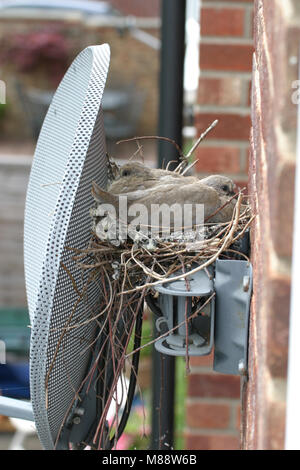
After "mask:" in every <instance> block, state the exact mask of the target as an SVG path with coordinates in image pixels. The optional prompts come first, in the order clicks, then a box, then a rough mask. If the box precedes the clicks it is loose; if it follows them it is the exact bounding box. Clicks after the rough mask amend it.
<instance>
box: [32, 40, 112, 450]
mask: <svg viewBox="0 0 300 470" xmlns="http://www.w3.org/2000/svg"><path fill="white" fill-rule="evenodd" d="M109 60H110V49H109V46H108V45H107V44H104V45H102V46H91V47H88V48H86V49H84V50H83V51H82V52H81V53H80V54H79V55H78V56H77V58H76V59H75V60H74V62H73V63H72V64H71V66H70V68H69V69H68V71H67V73H66V75H65V76H64V78H63V80H62V82H61V84H60V85H59V87H58V89H57V91H56V93H55V95H54V97H53V100H52V103H51V105H50V107H49V110H48V113H47V115H46V118H45V120H44V123H43V127H42V130H41V133H40V136H39V140H38V143H37V147H36V152H35V156H34V161H33V165H32V170H31V175H30V180H29V185H28V190H27V198H26V209H25V226H24V264H25V280H26V290H27V298H28V307H29V314H30V320H31V328H32V332H31V346H30V389H31V401H32V407H33V414H34V420H35V424H36V428H37V431H38V435H39V438H40V441H41V443H42V445H43V446H44V448H45V449H54V448H62V449H64V448H68V447H69V445H70V442H72V441H73V442H74V443H75V444H77V443H78V442H81V441H85V442H87V440H88V437H89V435H91V434H92V433H93V426H94V423H95V419H96V418H97V409H96V408H97V406H96V400H95V399H93V398H95V397H91V395H89V400H88V403H85V402H84V400H83V399H81V401H83V403H82V404H81V409H80V410H79V409H78V406H79V402H80V400H78V397H79V395H80V393H81V392H83V388H82V380H83V378H84V377H85V375H86V373H87V370H88V368H89V366H90V363H91V360H92V356H93V352H94V353H95V348H94V351H93V348H92V347H91V345H92V343H93V341H94V339H95V335H96V329H97V323H96V322H93V321H88V320H89V319H90V318H91V316H92V315H93V314H95V312H96V311H97V301H99V296H100V294H101V286H100V284H99V283H96V282H90V283H88V276H89V275H90V274H89V273H86V274H85V273H82V272H81V271H80V270H79V269H78V268H76V264H75V262H74V261H73V260H72V256H71V255H72V253H71V252H70V251H69V250H68V247H71V248H72V247H73V248H77V249H80V248H85V247H86V246H87V243H88V241H89V239H90V236H91V220H90V215H89V209H90V207H91V206H92V205H93V199H92V196H91V182H92V181H93V180H95V181H97V182H98V184H99V185H100V186H102V187H104V186H105V185H106V178H107V168H106V160H105V159H106V157H105V133H104V127H103V116H102V109H101V102H102V96H103V91H104V87H105V82H106V77H107V73H108V67H109ZM86 320H87V321H86ZM74 322H75V323H77V324H80V326H79V327H76V328H71V327H70V326H71V324H74ZM81 323H83V325H82V326H81ZM92 389H93V387H92ZM93 391H94V395H95V393H96V390H95V388H94V389H93ZM84 395H85V397H86V396H88V395H86V394H85V393H84ZM70 420H71V422H70ZM79 422H80V426H77V428H76V426H75V429H74V426H73V425H74V424H77V425H78V424H79Z"/></svg>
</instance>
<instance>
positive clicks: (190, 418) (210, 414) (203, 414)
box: [186, 403, 230, 429]
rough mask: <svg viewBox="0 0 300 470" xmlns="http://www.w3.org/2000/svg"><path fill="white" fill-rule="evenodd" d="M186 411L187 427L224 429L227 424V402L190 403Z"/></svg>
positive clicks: (228, 408)
mask: <svg viewBox="0 0 300 470" xmlns="http://www.w3.org/2000/svg"><path fill="white" fill-rule="evenodd" d="M186 413H187V414H186V425H187V426H188V427H189V428H208V429H226V428H227V427H228V426H229V418H230V405H228V404H218V403H193V404H191V403H190V404H188V405H187V407H186Z"/></svg>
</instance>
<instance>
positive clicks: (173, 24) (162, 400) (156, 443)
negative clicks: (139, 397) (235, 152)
mask: <svg viewBox="0 0 300 470" xmlns="http://www.w3.org/2000/svg"><path fill="white" fill-rule="evenodd" d="M185 9H186V0H162V31H161V33H162V34H161V37H162V46H161V69H160V105H159V129H158V135H160V136H163V137H169V138H171V139H173V140H175V142H176V143H177V144H178V145H179V146H180V147H182V127H183V70H184V48H185V44H184V43H185ZM172 160H176V161H178V154H177V151H176V149H175V148H174V146H173V145H171V144H168V143H166V142H161V141H160V142H159V144H158V166H159V167H160V168H162V167H166V165H167V163H168V162H171V161H172ZM174 166H176V164H174ZM169 168H170V169H172V165H170V167H169ZM152 384H153V385H152V443H151V448H152V449H155V450H156V449H165V450H166V449H171V448H172V447H173V446H174V396H175V357H173V356H167V355H163V354H160V353H158V352H157V351H156V350H155V349H154V348H153V373H152Z"/></svg>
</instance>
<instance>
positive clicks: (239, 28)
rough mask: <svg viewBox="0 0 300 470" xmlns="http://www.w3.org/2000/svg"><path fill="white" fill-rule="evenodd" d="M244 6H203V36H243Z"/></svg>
mask: <svg viewBox="0 0 300 470" xmlns="http://www.w3.org/2000/svg"><path fill="white" fill-rule="evenodd" d="M244 18H245V10H244V8H202V10H201V34H202V36H243V34H244Z"/></svg>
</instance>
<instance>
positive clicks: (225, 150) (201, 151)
mask: <svg viewBox="0 0 300 470" xmlns="http://www.w3.org/2000/svg"><path fill="white" fill-rule="evenodd" d="M196 158H198V159H199V161H198V163H197V165H196V171H198V172H199V173H238V172H239V171H240V149H239V148H236V147H204V146H203V147H199V148H198V150H197V154H196Z"/></svg>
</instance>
